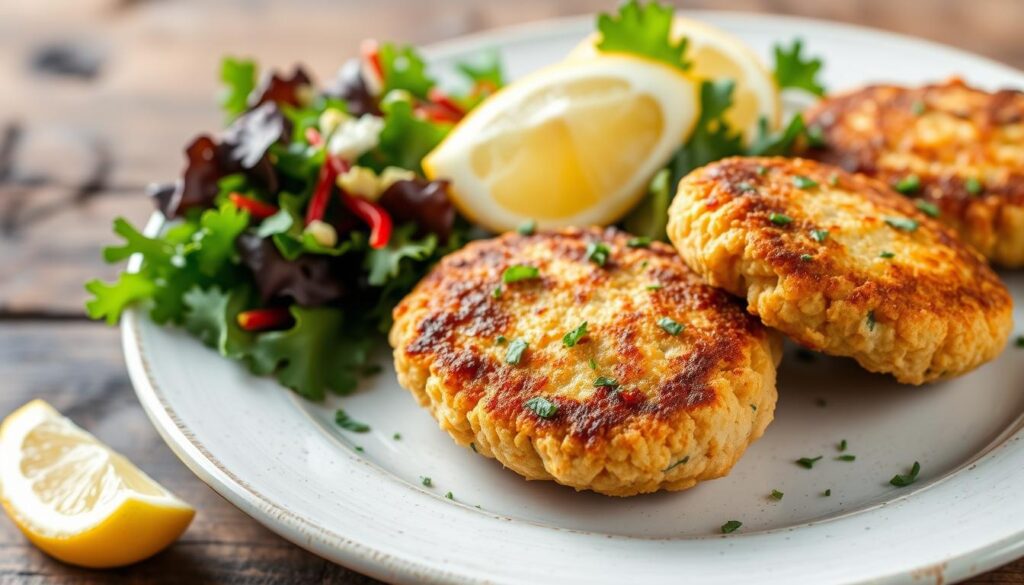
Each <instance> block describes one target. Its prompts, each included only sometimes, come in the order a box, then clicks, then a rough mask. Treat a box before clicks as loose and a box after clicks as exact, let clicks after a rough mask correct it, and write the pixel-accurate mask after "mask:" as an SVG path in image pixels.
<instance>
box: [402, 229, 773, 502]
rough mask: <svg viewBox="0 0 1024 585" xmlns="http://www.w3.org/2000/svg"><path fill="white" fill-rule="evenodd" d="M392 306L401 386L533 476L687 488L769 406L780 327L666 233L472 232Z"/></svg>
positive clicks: (752, 435) (452, 426)
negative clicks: (716, 283) (690, 263)
mask: <svg viewBox="0 0 1024 585" xmlns="http://www.w3.org/2000/svg"><path fill="white" fill-rule="evenodd" d="M394 317H395V323H394V326H393V328H392V329H391V333H390V342H391V345H392V346H393V347H394V349H395V351H394V358H395V369H396V370H397V372H398V380H399V382H400V383H401V384H402V386H404V387H405V388H408V389H409V390H410V391H411V392H412V394H413V395H414V396H415V397H416V399H417V400H418V401H419V402H420V404H422V405H424V406H426V407H427V408H429V409H430V411H431V413H432V414H433V415H434V418H436V419H437V421H438V423H439V424H440V426H441V428H442V429H444V430H445V431H447V432H448V433H449V434H450V435H451V436H452V437H453V438H454V439H455V441H456V442H457V443H459V444H460V445H463V446H470V447H472V448H473V449H474V450H475V451H477V452H478V453H480V454H482V455H484V456H486V457H493V458H495V459H497V460H498V461H500V462H501V463H502V464H503V465H505V466H506V467H508V468H510V469H512V470H513V471H515V472H516V473H519V474H520V475H522V476H524V477H525V478H527V479H546V480H554V481H556V482H558V483H560V484H563V485H567V486H571V487H573V488H576V489H577V490H593V491H596V492H600V493H602V494H607V495H613V496H630V495H634V494H640V493H645V492H653V491H656V490H659V489H666V490H681V489H685V488H689V487H691V486H693V485H695V484H696V483H697V482H699V481H703V480H707V479H714V478H717V477H721V476H723V475H726V474H727V473H728V472H729V470H730V469H731V468H732V466H733V465H734V464H735V463H736V461H737V460H738V459H739V457H740V456H741V455H742V454H743V452H744V450H745V449H746V448H747V446H748V445H749V444H750V443H751V442H752V441H754V440H755V439H757V438H758V437H760V436H761V434H762V433H763V432H764V430H765V427H767V426H768V423H769V422H771V420H772V417H773V413H774V410H775V401H776V393H775V366H776V365H777V364H778V361H779V358H780V356H781V347H780V340H779V338H778V336H777V334H775V333H773V332H770V331H768V330H766V329H765V328H764V327H763V326H762V325H761V324H760V323H758V322H757V320H756V319H753V318H752V317H751V316H750V315H748V314H747V313H746V312H745V311H744V310H743V307H742V306H741V305H740V304H738V303H737V301H736V300H735V299H733V298H732V297H730V296H729V295H727V294H725V293H724V292H722V291H719V290H717V289H714V288H711V287H709V286H707V285H705V284H703V283H702V282H700V279H699V278H698V277H697V276H696V275H695V274H694V273H693V272H692V271H690V270H689V269H688V268H687V267H686V265H685V264H683V262H682V261H681V260H680V259H679V256H678V255H677V254H676V252H675V250H673V249H672V248H671V247H669V246H667V245H665V244H661V243H657V242H655V243H648V242H646V241H641V240H637V239H635V238H632V237H631V236H630V235H629V234H626V233H624V232H621V231H617V230H614V229H607V230H604V229H599V228H591V229H586V230H579V229H566V230H561V231H555V232H544V233H537V234H532V235H521V234H516V233H509V234H505V235H503V236H501V237H498V238H495V239H492V240H485V241H478V242H473V243H470V244H469V245H467V246H466V247H465V248H463V249H462V250H460V251H457V252H455V253H453V254H451V255H449V256H447V257H446V258H444V259H443V260H442V261H441V262H440V263H439V264H438V265H437V267H435V268H434V270H433V271H432V272H431V273H430V274H429V275H428V276H427V277H426V278H424V279H423V281H421V282H420V284H419V285H418V286H417V287H416V289H415V290H414V291H413V292H412V293H410V294H409V296H407V297H406V298H405V299H404V300H403V301H402V302H401V303H400V304H399V305H398V306H397V307H396V308H395V311H394Z"/></svg>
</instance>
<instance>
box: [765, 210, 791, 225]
mask: <svg viewBox="0 0 1024 585" xmlns="http://www.w3.org/2000/svg"><path fill="white" fill-rule="evenodd" d="M768 221H770V222H772V223H774V224H775V225H789V224H791V223H793V218H792V217H789V216H788V215H784V214H782V213H775V212H772V214H771V215H769V216H768Z"/></svg>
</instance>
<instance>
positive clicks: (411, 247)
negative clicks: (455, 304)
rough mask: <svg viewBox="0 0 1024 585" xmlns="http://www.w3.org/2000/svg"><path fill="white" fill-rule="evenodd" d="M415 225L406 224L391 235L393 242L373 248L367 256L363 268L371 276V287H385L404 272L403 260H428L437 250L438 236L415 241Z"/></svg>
mask: <svg viewBox="0 0 1024 585" xmlns="http://www.w3.org/2000/svg"><path fill="white" fill-rule="evenodd" d="M415 232H416V225H415V224H411V223H410V224H406V225H404V226H402V227H400V228H398V229H396V230H395V231H394V232H392V234H391V240H390V241H388V245H387V246H385V247H383V248H371V249H370V250H369V252H367V254H366V260H365V261H364V263H363V268H365V269H366V271H367V272H368V274H369V276H368V278H367V281H368V282H369V283H370V285H371V286H383V285H384V284H385V283H387V281H388V279H392V278H395V277H397V276H398V275H399V273H400V272H402V260H406V259H408V260H426V259H427V258H430V256H431V255H432V254H433V253H434V250H436V249H437V236H436V235H434V234H429V235H427V236H426V237H424V238H423V239H421V240H415V239H413V234H414V233H415Z"/></svg>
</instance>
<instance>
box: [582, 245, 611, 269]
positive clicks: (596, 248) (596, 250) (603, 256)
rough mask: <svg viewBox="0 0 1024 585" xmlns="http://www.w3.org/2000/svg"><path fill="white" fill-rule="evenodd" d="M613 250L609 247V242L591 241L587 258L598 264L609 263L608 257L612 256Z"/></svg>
mask: <svg viewBox="0 0 1024 585" xmlns="http://www.w3.org/2000/svg"><path fill="white" fill-rule="evenodd" d="M611 254H612V250H611V248H609V247H608V244H605V243H604V242H590V243H589V244H587V260H590V261H591V262H593V263H594V264H597V265H598V266H604V265H605V264H607V263H608V257H609V256H611Z"/></svg>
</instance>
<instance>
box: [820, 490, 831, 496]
mask: <svg viewBox="0 0 1024 585" xmlns="http://www.w3.org/2000/svg"><path fill="white" fill-rule="evenodd" d="M821 495H822V496H823V497H826V498H828V497H831V496H832V488H829V489H827V490H825V491H823V492H821Z"/></svg>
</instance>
